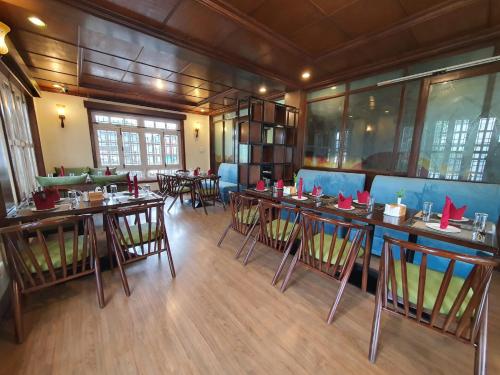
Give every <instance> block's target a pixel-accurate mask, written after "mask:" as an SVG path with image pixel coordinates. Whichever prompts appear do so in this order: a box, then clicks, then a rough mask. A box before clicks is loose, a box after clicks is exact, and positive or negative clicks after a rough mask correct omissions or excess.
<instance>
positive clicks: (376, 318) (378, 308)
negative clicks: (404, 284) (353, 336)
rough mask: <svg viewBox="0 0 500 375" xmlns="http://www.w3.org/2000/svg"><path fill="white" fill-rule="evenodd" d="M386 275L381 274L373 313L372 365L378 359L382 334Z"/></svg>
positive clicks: (369, 357)
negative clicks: (381, 323)
mask: <svg viewBox="0 0 500 375" xmlns="http://www.w3.org/2000/svg"><path fill="white" fill-rule="evenodd" d="M384 283H385V280H384V275H383V274H382V272H381V273H380V274H379V277H378V282H377V293H376V295H375V310H374V312H373V322H372V333H371V338H370V353H369V355H368V359H369V360H370V362H371V363H375V360H376V358H377V348H378V339H379V333H380V319H381V315H382V290H383V288H384Z"/></svg>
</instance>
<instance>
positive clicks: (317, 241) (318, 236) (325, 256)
mask: <svg viewBox="0 0 500 375" xmlns="http://www.w3.org/2000/svg"><path fill="white" fill-rule="evenodd" d="M313 240H314V257H315V258H316V259H319V258H320V250H321V249H320V247H321V242H320V241H321V234H320V233H318V234H316V235H314V238H313ZM332 240H333V236H332V235H331V234H326V233H325V237H324V244H323V262H325V263H326V262H328V253H329V252H330V246H331V243H332ZM343 242H344V239H343V238H338V237H337V240H336V241H335V247H334V249H333V254H332V260H331V261H330V264H335V262H337V258H338V256H339V253H340V248H341V247H342V243H343ZM351 244H352V243H351V241H347V242H346V245H345V249H344V252H343V254H342V258H340V263H339V265H341V266H343V265H344V262H345V261H346V258H347V254H348V253H349V249H350V247H351ZM364 251H365V250H364V249H363V247H361V249H360V251H359V253H358V256H360V257H361V256H363V254H364Z"/></svg>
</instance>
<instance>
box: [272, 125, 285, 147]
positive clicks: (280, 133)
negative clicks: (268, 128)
mask: <svg viewBox="0 0 500 375" xmlns="http://www.w3.org/2000/svg"><path fill="white" fill-rule="evenodd" d="M285 138H286V130H285V128H279V127H276V128H274V144H277V145H284V144H285Z"/></svg>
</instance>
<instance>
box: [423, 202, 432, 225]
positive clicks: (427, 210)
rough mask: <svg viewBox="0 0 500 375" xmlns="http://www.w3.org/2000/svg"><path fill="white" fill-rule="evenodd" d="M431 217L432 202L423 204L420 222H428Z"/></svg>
mask: <svg viewBox="0 0 500 375" xmlns="http://www.w3.org/2000/svg"><path fill="white" fill-rule="evenodd" d="M431 215H432V202H424V205H423V206H422V220H423V221H425V222H428V221H429V220H430V219H431Z"/></svg>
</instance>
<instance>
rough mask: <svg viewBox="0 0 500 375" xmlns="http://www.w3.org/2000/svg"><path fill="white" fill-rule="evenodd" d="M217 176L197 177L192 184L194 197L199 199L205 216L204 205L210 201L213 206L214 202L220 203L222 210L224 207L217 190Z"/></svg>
mask: <svg viewBox="0 0 500 375" xmlns="http://www.w3.org/2000/svg"><path fill="white" fill-rule="evenodd" d="M219 180H220V177H219V176H206V177H199V178H198V179H196V180H195V183H194V197H195V199H199V200H200V203H201V205H202V206H203V210H204V211H205V214H206V215H208V212H207V207H206V203H207V202H208V201H212V204H213V205H214V206H215V202H220V203H222V207H223V208H224V210H225V209H226V205H225V203H224V200H223V199H222V196H221V192H220V188H219Z"/></svg>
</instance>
